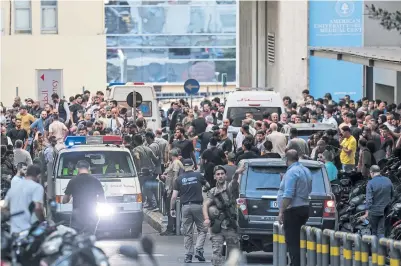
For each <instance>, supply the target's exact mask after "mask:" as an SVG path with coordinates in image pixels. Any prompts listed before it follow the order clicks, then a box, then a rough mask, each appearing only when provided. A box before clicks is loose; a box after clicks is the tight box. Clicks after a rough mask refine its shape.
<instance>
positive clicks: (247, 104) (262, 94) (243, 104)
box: [223, 88, 285, 135]
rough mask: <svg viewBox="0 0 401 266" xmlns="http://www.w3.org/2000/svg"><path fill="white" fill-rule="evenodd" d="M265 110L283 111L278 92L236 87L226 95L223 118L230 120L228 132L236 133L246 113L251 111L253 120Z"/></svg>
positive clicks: (272, 111) (260, 117) (261, 116)
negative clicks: (236, 88) (235, 89)
mask: <svg viewBox="0 0 401 266" xmlns="http://www.w3.org/2000/svg"><path fill="white" fill-rule="evenodd" d="M266 111H267V112H269V113H270V114H272V113H278V114H279V115H280V114H282V113H283V112H284V111H285V110H284V105H283V100H282V98H281V96H280V94H279V93H277V92H275V91H273V90H266V89H253V88H252V89H251V88H250V89H247V90H244V89H238V90H237V91H234V92H232V93H230V94H229V95H228V96H227V100H226V105H225V108H224V115H223V118H224V119H227V118H228V119H230V120H231V129H230V132H231V133H233V134H234V135H236V134H237V133H238V131H239V129H240V128H241V126H242V120H244V119H245V116H246V114H247V113H252V114H253V117H254V119H255V120H262V119H263V113H264V112H266Z"/></svg>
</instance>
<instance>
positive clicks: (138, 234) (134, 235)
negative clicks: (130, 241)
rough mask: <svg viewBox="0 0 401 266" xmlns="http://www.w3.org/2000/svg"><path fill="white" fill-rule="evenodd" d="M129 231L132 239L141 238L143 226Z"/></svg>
mask: <svg viewBox="0 0 401 266" xmlns="http://www.w3.org/2000/svg"><path fill="white" fill-rule="evenodd" d="M129 231H130V234H129V235H130V237H131V238H140V237H141V236H142V224H141V226H138V227H136V228H131V229H130V230H129Z"/></svg>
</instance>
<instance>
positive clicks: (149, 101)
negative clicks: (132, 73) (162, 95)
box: [108, 82, 161, 131]
mask: <svg viewBox="0 0 401 266" xmlns="http://www.w3.org/2000/svg"><path fill="white" fill-rule="evenodd" d="M110 89H111V90H110V94H109V97H108V100H115V101H117V103H118V105H119V106H123V107H127V108H128V110H131V107H129V106H128V104H127V96H128V94H130V93H131V92H133V91H135V92H137V93H139V94H141V96H142V104H141V105H140V106H139V107H138V109H139V110H140V111H141V113H142V115H143V117H144V118H145V120H146V125H147V128H151V129H153V131H154V130H156V129H159V128H161V118H160V111H159V106H158V103H157V98H156V92H155V89H154V88H153V86H150V85H145V83H143V82H130V83H126V84H125V85H113V86H110Z"/></svg>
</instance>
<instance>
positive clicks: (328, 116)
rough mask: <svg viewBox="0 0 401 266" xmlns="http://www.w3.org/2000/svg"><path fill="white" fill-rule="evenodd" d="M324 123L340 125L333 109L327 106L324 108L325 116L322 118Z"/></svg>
mask: <svg viewBox="0 0 401 266" xmlns="http://www.w3.org/2000/svg"><path fill="white" fill-rule="evenodd" d="M322 123H325V124H333V125H335V126H336V127H338V123H337V120H336V119H335V118H334V117H333V109H331V108H327V109H326V110H324V118H323V120H322Z"/></svg>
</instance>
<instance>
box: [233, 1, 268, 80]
mask: <svg viewBox="0 0 401 266" xmlns="http://www.w3.org/2000/svg"><path fill="white" fill-rule="evenodd" d="M238 11H239V12H238V16H239V17H238V19H239V27H238V45H237V49H238V50H239V55H238V57H237V58H239V60H237V66H238V73H239V77H238V80H239V82H238V83H239V86H240V87H251V86H252V87H266V86H267V84H266V80H267V67H266V64H267V62H266V57H267V55H266V45H267V43H266V41H267V39H266V33H267V2H266V1H239V10H238Z"/></svg>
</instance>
